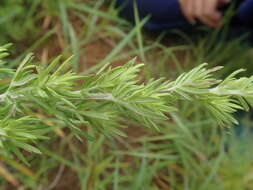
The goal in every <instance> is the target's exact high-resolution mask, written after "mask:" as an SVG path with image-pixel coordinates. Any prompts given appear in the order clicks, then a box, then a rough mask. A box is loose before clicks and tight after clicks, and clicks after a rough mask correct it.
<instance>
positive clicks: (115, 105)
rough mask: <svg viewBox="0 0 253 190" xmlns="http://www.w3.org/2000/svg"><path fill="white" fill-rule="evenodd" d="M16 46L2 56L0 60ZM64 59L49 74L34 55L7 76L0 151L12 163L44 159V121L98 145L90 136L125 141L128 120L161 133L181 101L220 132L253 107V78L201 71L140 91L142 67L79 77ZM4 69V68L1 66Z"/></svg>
mask: <svg viewBox="0 0 253 190" xmlns="http://www.w3.org/2000/svg"><path fill="white" fill-rule="evenodd" d="M8 46H9V45H6V46H3V47H1V48H0V51H1V54H0V57H1V59H2V58H4V57H6V56H7V55H8V53H7V48H8ZM60 60H61V56H58V57H57V58H55V59H54V60H53V61H52V62H51V63H50V64H49V65H48V66H47V67H45V66H42V65H40V64H39V63H34V62H33V56H32V55H31V54H29V55H27V57H26V58H25V59H24V60H23V61H22V63H21V64H20V65H19V67H18V68H17V69H16V70H14V69H13V70H12V69H0V77H1V78H0V146H1V152H2V153H4V154H6V155H8V154H9V155H12V153H15V154H16V155H17V156H18V157H19V158H20V159H22V160H23V161H25V158H24V157H23V155H22V153H21V151H20V149H24V150H26V151H29V152H35V153H40V151H39V150H38V149H37V148H36V147H35V146H34V145H32V144H36V143H35V140H39V139H44V138H45V134H46V133H47V132H49V131H50V130H52V129H54V127H49V126H48V125H47V122H45V120H43V119H41V117H38V114H40V115H45V116H47V118H48V120H49V119H52V120H53V121H54V122H55V123H54V125H55V127H60V128H63V127H68V128H69V129H70V130H72V131H73V132H74V133H75V135H76V136H77V137H78V138H80V136H85V137H87V138H88V139H93V137H92V136H90V135H89V134H88V133H87V128H89V129H92V130H94V131H96V132H100V133H103V134H104V135H107V136H109V135H111V134H117V135H121V136H125V134H124V133H123V132H122V131H121V130H119V128H122V127H124V120H126V119H127V118H128V119H132V120H133V121H137V122H138V123H140V124H142V125H144V126H147V127H154V128H156V129H158V126H157V123H159V121H161V120H166V118H167V117H166V113H170V112H174V111H176V110H177V107H176V105H177V104H176V103H177V101H181V100H184V101H192V102H194V101H197V102H199V103H200V105H201V106H202V107H203V108H205V109H207V110H208V111H209V112H210V113H211V114H212V116H213V117H214V119H216V120H217V122H218V123H219V124H220V125H230V124H232V123H236V120H235V119H234V117H233V115H232V114H233V113H234V112H236V110H238V109H242V110H248V108H249V105H252V103H253V102H252V95H253V77H250V78H246V77H244V78H239V79H236V78H235V76H236V74H238V73H239V72H241V71H242V70H238V71H236V72H234V73H232V74H231V75H230V76H228V77H227V78H226V79H225V80H223V81H222V80H217V79H215V78H214V77H213V73H214V72H215V71H217V70H219V69H220V68H221V67H215V68H213V69H207V68H206V66H207V64H202V65H200V66H198V67H196V68H194V69H192V70H191V71H190V72H188V73H183V74H182V75H180V76H179V77H178V78H177V79H176V80H175V81H166V80H165V79H158V80H154V79H152V80H149V81H148V82H146V83H140V82H139V79H138V73H139V72H140V68H141V67H142V66H143V64H135V60H132V61H130V62H129V63H127V64H125V65H123V66H119V67H116V68H108V69H103V70H101V71H100V72H99V73H97V74H94V75H90V76H80V75H78V74H76V73H74V72H72V71H71V70H70V69H69V65H70V60H71V58H70V59H68V60H66V61H65V62H63V63H61V64H60ZM1 63H4V62H3V61H2V60H1Z"/></svg>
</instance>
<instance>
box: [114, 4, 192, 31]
mask: <svg viewBox="0 0 253 190" xmlns="http://www.w3.org/2000/svg"><path fill="white" fill-rule="evenodd" d="M134 1H135V2H136V4H137V8H138V12H139V15H140V17H141V18H144V17H145V16H147V15H150V16H151V18H150V20H149V22H148V23H147V24H146V25H145V27H146V28H147V29H150V30H165V29H173V28H182V29H183V28H187V27H192V25H191V24H189V23H188V22H187V21H186V19H185V18H184V16H183V14H182V11H181V8H180V5H179V2H178V0H117V6H118V7H120V6H121V7H122V10H121V12H120V14H121V16H123V17H127V18H128V19H130V20H134V14H133V4H134Z"/></svg>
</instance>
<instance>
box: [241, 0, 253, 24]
mask: <svg viewBox="0 0 253 190" xmlns="http://www.w3.org/2000/svg"><path fill="white" fill-rule="evenodd" d="M237 15H238V17H239V18H240V20H241V21H242V22H243V23H245V24H247V25H250V26H251V27H252V28H253V0H244V1H243V2H242V3H241V4H240V6H239V9H238V13H237Z"/></svg>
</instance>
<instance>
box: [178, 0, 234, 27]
mask: <svg viewBox="0 0 253 190" xmlns="http://www.w3.org/2000/svg"><path fill="white" fill-rule="evenodd" d="M228 2H229V0H179V3H180V6H181V9H182V11H183V14H184V15H185V17H186V19H187V20H188V21H189V22H190V23H195V19H198V20H199V21H201V22H202V23H203V24H206V25H207V26H209V27H212V28H217V27H219V26H220V21H221V17H222V14H221V12H220V11H219V10H218V8H219V7H222V6H224V5H225V4H227V3H228Z"/></svg>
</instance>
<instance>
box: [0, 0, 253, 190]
mask: <svg viewBox="0 0 253 190" xmlns="http://www.w3.org/2000/svg"><path fill="white" fill-rule="evenodd" d="M145 22H146V20H145V19H144V20H140V19H139V18H138V15H136V20H135V23H134V24H132V23H128V22H127V21H125V20H123V19H122V18H120V17H118V16H117V10H115V9H114V2H113V1H105V0H96V1H94V0H1V2H0V33H1V35H0V44H1V45H2V44H5V43H7V42H11V43H14V44H15V45H14V46H13V48H12V49H11V53H12V57H11V59H12V60H13V61H12V62H11V64H8V65H7V64H5V65H3V66H4V67H11V68H13V67H14V68H15V67H16V66H17V65H18V64H19V63H20V60H21V59H22V58H23V57H24V55H26V54H27V53H28V52H34V53H35V55H36V57H37V59H38V60H41V62H42V64H46V63H47V62H48V61H50V60H51V59H52V58H53V57H54V56H56V55H59V54H62V55H63V57H64V58H67V57H69V56H70V55H72V54H73V55H74V59H73V61H72V67H73V69H74V70H75V71H76V72H78V73H80V74H90V73H92V72H94V71H96V70H98V69H99V68H101V67H102V66H104V65H105V64H107V63H108V62H110V63H111V64H112V65H114V66H117V65H121V64H124V63H125V62H127V61H128V60H130V59H131V58H133V57H135V56H137V60H138V62H144V63H145V64H146V65H147V66H146V67H145V69H144V70H143V72H142V75H141V76H140V77H141V78H142V79H143V80H148V79H150V78H151V77H155V78H159V77H166V78H168V79H174V78H175V77H176V76H178V75H179V74H180V73H182V72H184V71H188V70H189V69H191V68H193V67H194V66H196V65H199V64H201V63H203V62H208V63H209V64H210V66H214V65H226V67H225V69H224V71H223V72H219V73H217V76H218V77H223V76H224V75H227V74H228V73H230V72H231V71H233V70H235V69H238V68H246V69H247V73H246V74H247V75H249V74H252V71H253V66H252V62H253V59H252V49H251V47H250V46H249V45H248V44H247V43H245V40H244V39H242V38H238V39H233V40H229V41H228V40H227V35H228V32H227V31H228V30H229V26H226V27H224V28H222V29H218V30H216V31H208V30H203V29H199V30H201V32H200V33H201V34H200V35H197V36H195V37H194V39H192V38H190V37H189V35H188V34H183V33H182V32H179V31H173V32H171V33H162V34H150V33H149V32H146V31H143V24H144V23H145ZM224 22H225V21H224ZM203 31H204V32H203ZM1 66H2V65H1ZM178 107H179V110H180V112H178V113H177V114H173V115H168V116H169V118H170V120H169V121H166V122H161V123H160V125H161V127H160V129H161V130H160V131H154V130H153V129H146V128H141V127H139V126H135V125H133V124H131V123H128V124H126V125H127V126H128V128H127V129H125V130H124V132H125V133H126V134H127V135H128V137H126V138H123V137H113V138H109V137H105V136H103V135H96V138H95V140H94V141H86V140H84V141H83V142H80V141H78V140H77V139H75V138H74V135H73V134H72V133H71V132H70V131H62V132H61V133H54V134H50V140H49V141H45V142H41V144H40V149H41V151H42V152H43V154H42V155H35V154H26V157H27V160H28V161H29V162H30V164H31V167H27V166H25V165H24V164H23V163H21V162H19V161H16V160H9V159H8V158H5V157H4V156H3V155H0V189H3V190H10V189H20V190H21V189H22V190H23V189H36V190H50V189H66V190H68V189H75V190H77V189H82V190H86V189H87V190H100V189H101V190H102V189H113V190H122V189H131V190H135V189H136V190H141V189H143V190H149V189H150V190H158V189H162V190H183V189H184V190H213V189H216V190H251V189H252V187H253V160H252V148H251V147H252V140H251V139H252V134H251V133H250V132H249V131H250V127H251V116H250V115H244V114H241V115H243V116H240V118H241V119H240V120H241V121H240V125H242V126H243V130H241V129H240V128H238V130H235V129H237V128H228V129H224V128H220V127H218V126H216V124H215V123H216V122H214V121H213V120H211V119H210V118H209V117H208V114H206V112H205V110H200V109H199V106H198V103H197V102H196V103H195V106H192V104H187V103H184V104H182V103H179V104H178ZM42 117H43V116H42ZM48 122H49V123H50V121H48ZM238 131H239V132H238Z"/></svg>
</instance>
